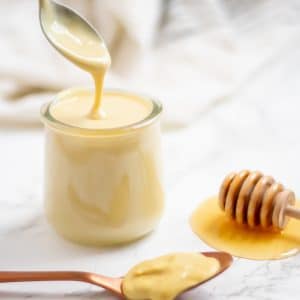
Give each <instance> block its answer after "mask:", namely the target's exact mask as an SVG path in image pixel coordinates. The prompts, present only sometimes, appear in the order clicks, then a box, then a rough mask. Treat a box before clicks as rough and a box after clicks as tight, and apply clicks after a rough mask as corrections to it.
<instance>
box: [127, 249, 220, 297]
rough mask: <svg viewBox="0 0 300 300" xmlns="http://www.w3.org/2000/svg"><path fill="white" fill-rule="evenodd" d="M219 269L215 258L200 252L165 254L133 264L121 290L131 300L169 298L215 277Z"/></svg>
mask: <svg viewBox="0 0 300 300" xmlns="http://www.w3.org/2000/svg"><path fill="white" fill-rule="evenodd" d="M219 268H220V264H219V262H218V261H217V260H216V259H215V258H211V257H206V256H204V255H202V254H198V253H174V254H168V255H164V256H160V257H158V258H154V259H151V260H147V261H144V262H142V263H140V264H138V265H136V266H135V267H133V268H132V269H131V270H130V271H129V272H128V274H127V275H126V276H125V279H124V281H123V284H122V290H123V293H124V294H125V296H126V298H127V299H130V300H141V299H151V300H172V299H174V298H175V297H176V296H177V295H178V294H179V293H181V292H183V291H185V290H187V289H189V288H191V287H193V286H195V285H197V284H199V283H201V282H203V281H205V280H207V279H209V278H210V277H212V276H214V275H215V274H216V273H217V272H218V271H219Z"/></svg>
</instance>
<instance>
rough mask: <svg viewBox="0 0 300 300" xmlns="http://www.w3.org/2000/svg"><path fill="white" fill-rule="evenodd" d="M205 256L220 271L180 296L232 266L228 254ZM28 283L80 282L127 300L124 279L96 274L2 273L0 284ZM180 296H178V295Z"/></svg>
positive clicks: (211, 253) (63, 272)
mask: <svg viewBox="0 0 300 300" xmlns="http://www.w3.org/2000/svg"><path fill="white" fill-rule="evenodd" d="M201 254H202V255H204V256H207V257H212V258H215V259H217V260H218V262H219V264H220V268H219V271H218V272H217V273H216V274H214V275H213V276H211V277H210V278H208V279H206V280H205V281H202V282H200V283H198V284H196V285H194V286H192V287H189V288H187V289H186V290H184V291H182V292H181V293H180V294H182V293H184V292H186V291H188V290H191V289H194V288H196V287H198V286H199V285H201V284H203V283H205V282H207V281H209V280H211V279H213V278H214V277H216V276H218V275H219V274H221V273H223V272H224V271H225V270H226V269H227V268H228V267H229V266H230V265H231V264H232V261H233V259H232V256H231V255H230V254H228V253H226V252H202V253H201ZM26 281H80V282H86V283H90V284H93V285H96V286H100V287H102V288H104V289H106V290H109V291H111V292H112V293H114V294H115V295H117V296H119V297H123V298H125V296H124V294H123V291H122V281H123V277H118V278H112V277H107V276H103V275H100V274H95V273H88V272H76V271H52V272H5V271H4V272H0V282H26ZM177 296H178V295H177Z"/></svg>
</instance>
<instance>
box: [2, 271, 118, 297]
mask: <svg viewBox="0 0 300 300" xmlns="http://www.w3.org/2000/svg"><path fill="white" fill-rule="evenodd" d="M26 281H81V282H86V283H90V284H93V285H97V286H100V287H102V288H104V289H107V290H109V291H111V292H114V293H116V294H117V295H119V296H120V295H122V292H121V283H122V278H111V277H107V276H103V275H100V274H94V273H88V272H77V271H49V272H12V271H8V272H6V271H2V272H0V283H1V282H26Z"/></svg>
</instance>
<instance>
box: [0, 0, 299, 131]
mask: <svg viewBox="0 0 300 300" xmlns="http://www.w3.org/2000/svg"><path fill="white" fill-rule="evenodd" d="M62 2H65V3H67V4H68V5H70V6H72V7H74V8H76V9H78V10H79V11H80V12H81V13H82V14H83V15H84V16H86V17H87V18H88V19H89V20H90V21H91V23H93V24H94V26H95V27H96V28H97V29H98V30H99V31H100V32H101V34H102V35H103V36H104V38H105V40H106V42H107V44H108V46H109V49H110V51H111V55H112V60H113V65H112V68H111V70H110V71H109V74H108V76H107V79H106V86H107V87H114V88H124V89H126V90H132V91H137V92H142V93H145V94H149V95H151V96H153V97H156V98H158V99H160V100H161V101H162V102H163V104H164V106H165V116H164V125H165V126H166V127H168V128H178V127H181V126H186V125H187V124H190V123H191V122H193V121H194V120H197V119H198V118H200V117H201V114H202V113H205V111H207V110H208V109H210V107H211V106H212V104H215V103H216V102H221V101H226V100H227V101H228V100H230V97H231V96H232V95H233V94H234V93H239V92H240V90H241V89H243V86H245V85H246V84H247V82H249V81H250V80H251V79H253V78H254V77H255V76H256V75H257V74H258V73H261V72H264V71H265V70H267V69H269V70H271V69H272V68H273V67H274V65H279V66H282V68H286V67H288V68H290V69H291V70H292V72H293V76H297V75H298V76H299V75H300V71H298V66H300V65H299V63H300V58H299V55H297V51H291V49H297V48H298V47H300V26H299V25H300V2H299V1H297V0H295V1H292V0H287V1H282V0H278V1H276V0H274V1H272V0H262V1H253V0H244V1H240V0H219V1H217V0H215V1H213V0H151V1H139V0H89V1H83V0H69V1H62ZM37 4H38V1H37V0H1V2H0V125H2V126H15V125H20V126H25V125H26V124H27V125H35V124H36V125H37V124H39V107H40V105H41V104H42V103H43V102H45V101H49V100H51V98H52V97H53V95H54V94H55V93H56V92H57V91H59V90H61V89H63V88H66V87H72V86H75V85H91V82H92V81H91V79H90V78H89V77H88V75H87V74H85V73H84V72H83V71H81V70H80V69H78V68H76V67H75V66H73V65H72V64H70V63H69V62H67V61H65V60H64V59H63V58H62V57H61V56H59V54H57V53H56V52H55V51H54V50H53V49H51V47H50V45H49V44H48V43H47V42H46V40H45V38H44V37H43V36H42V33H41V31H40V28H39V24H38V8H37ZM290 53H292V57H291V55H290ZM268 74H272V72H268ZM270 76H271V75H268V76H264V77H263V79H262V80H265V81H266V84H267V82H268V80H269V77H270ZM299 78H300V77H299ZM293 84H294V87H293V86H292V85H291V86H289V90H287V91H286V92H287V94H288V93H291V92H293V88H296V85H297V80H294V81H293ZM271 101H272V99H270V103H271Z"/></svg>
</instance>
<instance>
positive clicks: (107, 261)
mask: <svg viewBox="0 0 300 300" xmlns="http://www.w3.org/2000/svg"><path fill="white" fill-rule="evenodd" d="M273 71H274V70H273ZM277 71H278V72H277ZM277 71H276V70H275V72H273V73H272V74H273V78H272V80H270V81H268V82H270V83H269V85H266V84H265V83H263V84H262V81H260V80H253V81H252V82H250V83H249V84H248V85H247V88H245V87H244V88H242V89H241V90H240V91H239V93H238V95H232V97H231V98H228V99H224V101H223V102H222V101H221V102H220V103H218V104H216V105H214V106H212V107H211V108H210V109H208V110H207V111H206V112H204V113H203V114H202V115H199V118H198V121H197V122H196V123H194V124H192V125H191V126H190V127H188V128H183V129H178V130H170V129H169V130H164V133H163V142H164V155H165V160H164V162H165V189H166V196H167V198H166V201H167V209H166V213H165V215H164V218H163V220H162V222H161V224H160V226H159V228H158V229H157V230H156V231H155V232H154V233H153V234H151V235H150V236H148V237H147V238H145V239H143V240H140V241H138V242H136V243H134V244H131V245H128V246H123V247H121V248H113V249H107V248H106V249H89V248H83V247H79V246H76V245H73V244H71V243H68V242H66V241H63V240H62V239H61V238H60V237H58V236H57V235H56V234H55V233H54V232H53V231H52V229H51V228H50V227H49V226H48V225H47V224H46V222H45V220H44V217H43V212H42V197H41V194H42V193H41V190H42V181H43V178H42V167H43V166H42V165H43V132H42V130H40V129H26V130H18V129H7V128H6V129H4V128H2V129H1V131H0V166H1V170H0V182H1V197H0V207H1V210H0V269H1V270H4V269H6V270H27V269H35V270H43V269H47V270H55V269H62V270H63V269H74V270H77V269H78V270H86V271H93V272H99V273H103V274H107V275H112V276H114V275H121V274H124V273H125V272H126V270H128V268H129V267H130V266H132V265H134V264H135V263H137V262H138V261H140V260H143V259H146V258H148V257H152V256H156V255H159V254H162V253H166V252H169V251H180V250H189V251H201V250H207V249H209V247H207V246H206V245H205V244H204V243H203V242H201V241H200V240H199V239H198V238H197V237H196V236H195V235H194V234H193V233H192V232H191V230H190V227H189V225H188V218H189V216H190V214H191V212H192V210H193V209H194V208H195V207H196V206H197V204H198V203H199V202H200V201H202V200H203V199H204V198H205V197H207V196H209V195H211V194H214V193H216V190H217V188H218V186H219V184H220V181H221V180H222V178H223V176H224V175H225V174H226V173H227V172H228V171H230V170H235V169H237V170H239V169H242V168H250V169H260V170H262V171H264V172H265V173H268V174H273V175H274V176H275V177H276V178H278V179H280V180H281V181H282V182H283V183H285V184H286V185H287V186H289V187H290V188H292V189H294V190H295V191H296V193H298V194H300V184H299V164H300V162H299V153H300V141H299V128H300V120H299V110H300V102H299V99H298V97H297V95H299V94H300V93H299V92H300V91H297V84H296V79H297V78H296V77H292V76H289V74H290V71H289V72H287V71H286V72H285V70H284V68H278V70H277ZM261 76H268V74H264V73H263V72H262V75H261ZM291 81H294V83H295V84H293V89H289V88H288V87H289V86H290V83H291ZM288 83H289V85H288ZM298 89H299V88H298ZM288 91H289V92H288ZM166 109H167V108H166ZM183 113H184V109H183ZM299 234H300V233H299ZM299 279H300V256H294V257H291V258H288V259H285V260H281V261H272V262H268V261H260V262H255V261H248V260H245V259H235V261H234V264H233V266H232V267H231V268H230V270H228V271H227V272H226V273H224V274H223V275H222V276H220V277H218V278H216V279H214V280H212V281H211V282H209V283H207V284H205V285H203V286H202V287H201V288H198V289H197V290H196V291H194V292H193V293H192V294H190V295H186V296H185V299H207V300H208V299H218V300H225V299H231V300H235V299H243V300H250V299H257V300H266V299H273V300H277V299H278V300H279V299H280V300H281V299H285V300H286V299H299V294H300V285H299ZM0 298H1V299H7V300H17V299H18V300H19V299H20V300H21V299H42V300H44V299H45V300H50V299H51V300H52V299H53V300H56V299H57V300H58V299H68V300H71V299H72V300H73V299H74V300H75V299H76V300H79V299H82V300H83V299H114V298H113V296H111V295H110V294H108V293H103V292H102V291H100V290H99V289H98V288H96V287H92V286H90V285H87V284H78V283H70V284H65V283H63V284H57V283H55V284H50V283H38V284H31V283H30V284H1V285H0Z"/></svg>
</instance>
